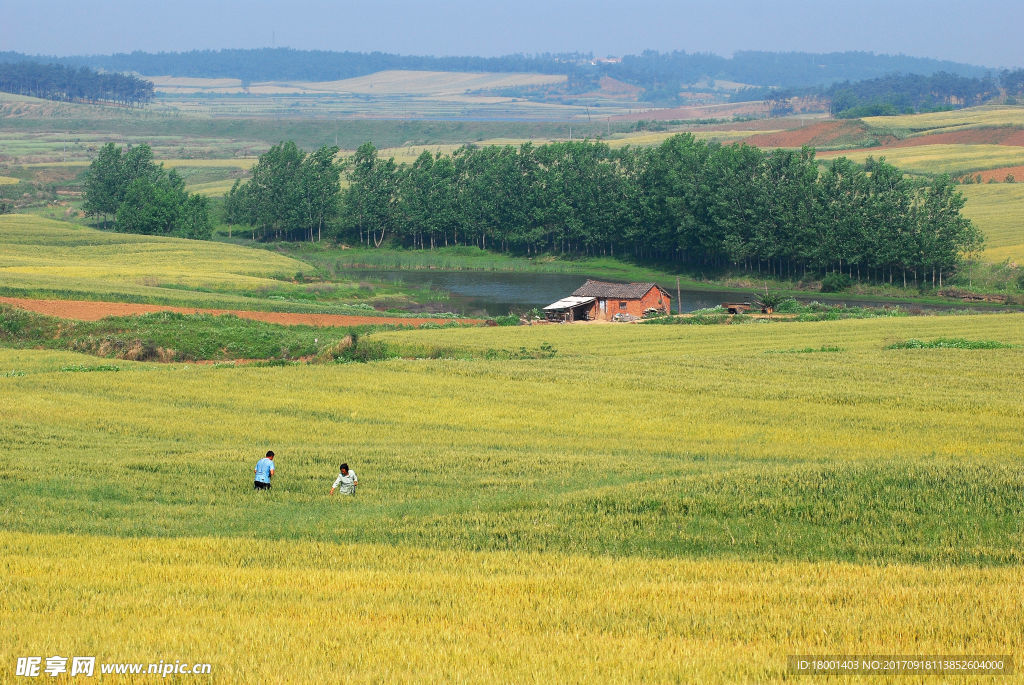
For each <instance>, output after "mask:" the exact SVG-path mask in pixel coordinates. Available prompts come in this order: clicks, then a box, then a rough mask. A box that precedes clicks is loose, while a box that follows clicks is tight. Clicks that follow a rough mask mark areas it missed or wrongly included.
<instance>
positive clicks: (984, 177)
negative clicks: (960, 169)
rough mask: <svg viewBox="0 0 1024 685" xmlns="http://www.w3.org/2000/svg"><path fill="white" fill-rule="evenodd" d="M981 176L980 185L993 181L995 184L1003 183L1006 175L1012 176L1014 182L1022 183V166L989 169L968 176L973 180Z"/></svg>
mask: <svg viewBox="0 0 1024 685" xmlns="http://www.w3.org/2000/svg"><path fill="white" fill-rule="evenodd" d="M979 174H980V175H981V181H982V183H988V182H989V181H995V182H996V183H1003V182H1004V181H1006V175H1007V174H1013V178H1014V181H1015V182H1017V183H1021V182H1024V166H1004V167H1002V168H1000V169H989V170H988V171H976V172H974V173H973V174H968V175H969V176H973V177H974V178H978V175H979Z"/></svg>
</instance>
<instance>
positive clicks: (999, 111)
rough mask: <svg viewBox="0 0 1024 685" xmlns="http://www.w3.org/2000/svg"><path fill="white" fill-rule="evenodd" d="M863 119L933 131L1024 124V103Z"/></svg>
mask: <svg viewBox="0 0 1024 685" xmlns="http://www.w3.org/2000/svg"><path fill="white" fill-rule="evenodd" d="M864 122H865V123H866V124H868V125H869V126H873V127H877V128H886V129H893V128H895V129H908V130H911V131H928V130H930V131H932V132H939V131H946V130H955V129H960V128H977V127H979V126H1024V106H1019V105H1018V106H1012V105H985V106H981V107H968V108H966V109H958V110H952V111H949V112H932V113H930V114H905V115H901V116H894V117H865V118H864Z"/></svg>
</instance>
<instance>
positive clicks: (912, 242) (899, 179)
mask: <svg viewBox="0 0 1024 685" xmlns="http://www.w3.org/2000/svg"><path fill="white" fill-rule="evenodd" d="M332 151H333V148H321V151H319V152H318V153H314V154H313V155H310V156H309V157H316V161H315V162H312V163H310V162H309V161H308V160H309V157H304V156H303V154H302V153H301V152H300V151H297V150H296V149H294V145H293V144H290V143H283V144H281V145H279V146H275V149H274V150H272V151H271V152H270V153H268V155H265V157H266V158H267V159H266V160H264V158H261V160H260V164H258V165H257V168H261V169H262V170H261V171H260V172H259V174H258V175H257V172H255V171H254V179H253V181H250V182H249V183H245V184H242V183H236V185H235V188H233V189H232V192H231V193H229V196H228V198H227V201H226V208H227V211H228V214H229V219H230V220H233V221H238V222H241V223H246V224H249V225H251V226H253V227H254V228H253V237H254V238H255V239H267V240H272V239H288V240H295V239H314V237H316V238H319V237H320V236H321V229H322V235H325V236H327V237H328V238H330V239H335V240H338V241H345V242H351V243H356V242H358V243H360V244H363V245H366V246H376V247H379V246H381V245H384V244H386V243H391V244H396V245H403V246H406V247H410V248H420V249H431V248H435V247H440V246H449V245H476V246H479V247H481V248H483V249H491V250H497V251H501V252H508V253H514V254H524V255H537V254H542V253H560V254H566V255H611V256H624V257H633V258H638V259H646V260H654V261H659V262H661V263H664V264H670V265H673V266H677V267H680V268H683V267H690V268H707V267H716V268H717V267H732V268H739V269H743V270H747V271H750V272H761V273H770V274H775V275H780V276H783V275H784V276H797V277H799V276H803V275H805V274H807V273H808V272H812V273H826V272H842V273H846V274H849V275H851V277H853V278H864V279H873V280H888V281H889V282H892V281H893V280H894V279H902V280H903V281H904V282H905V283H906V282H907V279H911V280H914V281H917V280H919V279H923V278H925V277H929V278H932V279H933V280H936V281H937V282H938V281H941V279H942V277H943V275H944V274H946V273H948V272H949V271H950V270H951V269H954V268H955V267H956V266H957V264H958V263H960V261H961V259H962V257H963V255H964V254H965V253H970V252H972V251H975V250H978V249H980V246H981V242H982V236H981V235H980V233H979V232H978V230H977V229H976V228H975V226H974V225H973V224H972V223H971V222H970V221H969V220H968V219H966V218H965V217H964V216H963V215H962V214H961V213H960V210H961V209H962V207H963V204H964V199H963V196H962V195H961V194H960V193H959V192H957V191H956V187H955V186H954V185H953V183H952V181H951V180H950V179H949V178H947V177H941V178H937V179H932V180H929V181H927V182H922V181H917V180H912V179H909V178H907V177H905V176H904V175H903V174H902V172H900V171H899V170H898V169H896V168H895V167H893V166H891V165H889V164H886V163H885V162H884V161H876V160H869V162H868V164H867V165H866V166H865V167H861V166H859V165H857V164H854V163H853V162H851V161H849V160H847V159H845V158H839V159H836V160H833V161H831V162H829V163H828V164H827V165H825V166H824V167H822V166H820V165H819V163H818V162H817V160H816V159H815V157H814V152H813V150H811V149H809V148H805V149H803V150H801V151H793V150H774V151H771V152H766V151H763V150H760V149H758V148H755V147H750V146H746V145H720V144H717V143H704V142H701V141H699V140H696V139H695V138H694V137H693V136H692V135H690V134H681V135H676V136H673V137H671V138H669V139H668V140H666V141H665V142H664V143H663V144H662V145H660V146H658V147H650V148H632V147H627V148H623V149H617V150H616V149H612V148H610V147H609V146H608V145H606V144H604V143H599V142H591V141H577V142H560V143H551V144H547V145H539V146H536V145H533V144H529V143H527V144H524V145H522V146H520V147H518V148H516V147H512V146H504V147H499V146H488V147H480V148H476V147H472V146H466V147H463V148H461V149H459V150H457V151H456V152H454V153H453V154H450V155H447V154H431V153H429V152H424V153H423V154H421V155H420V157H419V158H418V159H417V160H416V161H415V162H414V163H412V164H396V163H395V161H394V160H393V159H384V158H382V157H380V156H379V155H378V153H377V150H376V148H375V147H374V146H373V145H372V144H370V143H366V144H364V145H362V146H360V148H359V149H358V150H357V151H356V152H355V153H354V154H352V155H351V156H349V157H346V158H344V159H342V160H340V161H338V162H328V159H327V157H328V156H329V155H330V154H331V153H332ZM282 159H284V160H287V162H281V161H280V160H282ZM305 164H311V166H312V167H313V168H314V169H321V172H320V173H319V174H318V173H312V172H306V171H303V169H304V166H303V165H305ZM332 166H333V168H335V169H337V170H338V172H339V173H341V174H342V175H343V177H344V180H345V181H346V187H345V188H344V190H341V189H338V191H337V194H336V195H334V194H333V192H331V191H330V188H329V187H328V186H329V185H330V182H332V181H333V178H334V177H333V175H331V174H333V171H332V172H331V174H328V173H327V172H326V170H327V169H328V168H329V167H332ZM275 168H277V169H279V170H280V171H279V172H277V173H278V174H280V175H281V176H282V177H281V178H280V179H279V180H278V181H274V180H272V178H271V177H273V176H275V172H274V169H275ZM264 172H266V174H267V177H264ZM288 179H291V180H288ZM305 184H309V185H305ZM334 187H335V188H337V186H334ZM331 195H334V199H329V196H331ZM310 197H313V198H317V203H314V204H311V203H310V201H309V199H308V198H310ZM286 198H287V199H286ZM261 212H265V213H264V214H261ZM333 217H336V220H332V218H333ZM314 226H315V227H316V231H315V232H314V230H313V229H314Z"/></svg>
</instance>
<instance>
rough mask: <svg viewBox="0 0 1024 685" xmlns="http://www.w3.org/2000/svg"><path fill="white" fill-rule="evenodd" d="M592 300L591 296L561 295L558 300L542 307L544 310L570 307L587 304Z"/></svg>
mask: <svg viewBox="0 0 1024 685" xmlns="http://www.w3.org/2000/svg"><path fill="white" fill-rule="evenodd" d="M593 301H594V298H593V297H563V298H562V299H560V300H559V301H558V302H554V303H552V304H549V305H548V306H547V307H544V311H548V310H551V311H556V310H560V309H571V308H573V307H579V306H580V305H581V304H589V303H591V302H593Z"/></svg>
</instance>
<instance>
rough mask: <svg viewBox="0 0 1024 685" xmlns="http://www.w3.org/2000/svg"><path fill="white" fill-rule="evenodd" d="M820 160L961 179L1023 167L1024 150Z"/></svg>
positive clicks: (960, 148)
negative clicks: (870, 162) (880, 163)
mask: <svg viewBox="0 0 1024 685" xmlns="http://www.w3.org/2000/svg"><path fill="white" fill-rule="evenodd" d="M818 157H819V158H820V159H832V158H835V157H846V158H847V159H850V160H852V161H854V162H858V163H863V162H864V161H865V160H867V158H868V157H874V158H875V159H883V158H884V159H885V161H887V162H889V163H890V164H892V165H894V166H897V167H899V168H900V169H902V170H903V171H906V172H909V173H915V174H949V175H951V176H959V175H961V174H967V173H970V172H973V171H983V170H985V169H998V168H1001V167H1009V166H1018V165H1022V164H1024V148H1021V147H1016V146H1009V145H956V144H950V145H918V146H914V147H894V148H878V149H873V150H839V151H825V152H819V153H818Z"/></svg>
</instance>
